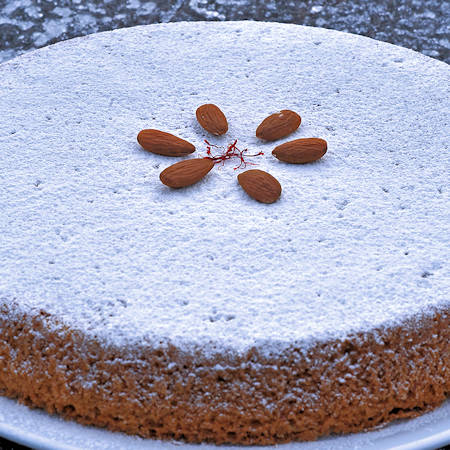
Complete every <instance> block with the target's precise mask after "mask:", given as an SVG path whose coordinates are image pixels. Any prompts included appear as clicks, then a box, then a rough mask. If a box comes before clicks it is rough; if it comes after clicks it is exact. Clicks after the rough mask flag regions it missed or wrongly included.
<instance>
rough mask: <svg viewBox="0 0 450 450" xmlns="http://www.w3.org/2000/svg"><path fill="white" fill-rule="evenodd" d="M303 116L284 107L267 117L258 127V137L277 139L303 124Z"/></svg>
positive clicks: (268, 139) (266, 139) (270, 139)
mask: <svg viewBox="0 0 450 450" xmlns="http://www.w3.org/2000/svg"><path fill="white" fill-rule="evenodd" d="M301 122H302V118H301V117H300V116H299V115H298V114H297V113H296V112H294V111H291V110H289V109H283V110H282V111H280V112H277V113H275V114H272V115H270V116H269V117H266V118H265V119H264V120H263V121H262V122H261V123H260V125H259V127H258V128H257V129H256V137H258V138H260V139H264V140H265V141H276V140H277V139H281V138H283V137H285V136H287V135H288V134H291V133H293V132H294V131H295V130H296V129H297V128H298V127H299V126H300V124H301Z"/></svg>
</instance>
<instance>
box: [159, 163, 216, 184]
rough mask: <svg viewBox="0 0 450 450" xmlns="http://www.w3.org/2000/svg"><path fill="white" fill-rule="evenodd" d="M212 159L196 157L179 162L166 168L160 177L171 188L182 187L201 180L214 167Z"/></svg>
mask: <svg viewBox="0 0 450 450" xmlns="http://www.w3.org/2000/svg"><path fill="white" fill-rule="evenodd" d="M213 167H214V162H213V161H211V160H210V159H203V158H195V159H186V160H184V161H180V162H177V163H175V164H172V165H171V166H169V167H167V169H164V170H163V171H162V172H161V173H160V175H159V179H160V180H161V182H162V183H163V184H165V185H166V186H169V187H171V188H175V189H178V188H182V187H186V186H190V185H191V184H195V183H197V182H198V181H200V180H201V179H202V178H203V177H204V176H205V175H206V174H207V173H208V172H209V171H210V170H211V169H212V168H213Z"/></svg>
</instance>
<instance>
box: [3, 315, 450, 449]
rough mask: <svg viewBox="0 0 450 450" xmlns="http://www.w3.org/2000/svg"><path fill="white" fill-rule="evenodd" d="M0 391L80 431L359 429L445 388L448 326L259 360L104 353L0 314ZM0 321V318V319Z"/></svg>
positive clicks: (202, 437)
mask: <svg viewBox="0 0 450 450" xmlns="http://www.w3.org/2000/svg"><path fill="white" fill-rule="evenodd" d="M0 312H1V314H0V330H2V336H1V338H2V339H1V340H0V361H2V366H1V369H2V370H1V372H0V388H1V392H2V394H3V395H7V396H9V397H12V398H17V399H18V400H19V401H21V402H23V403H25V404H26V405H28V406H31V407H39V408H43V409H45V410H46V411H47V412H49V413H58V414H60V415H62V416H64V417H66V418H68V419H73V420H76V421H77V422H79V423H81V424H86V425H96V426H99V427H106V428H108V429H110V430H111V431H122V432H125V433H128V434H136V435H139V436H142V437H144V438H159V439H175V440H183V441H186V442H191V443H201V442H214V443H216V444H239V445H256V444H257V445H270V444H277V443H284V442H291V441H298V440H314V439H317V438H318V437H321V436H324V435H328V434H331V433H332V434H341V433H351V432H358V431H363V430H370V429H372V428H375V427H378V426H380V425H383V424H385V423H388V422H391V421H393V420H395V419H401V418H409V417H415V416H418V415H420V414H423V413H424V412H426V411H429V410H431V409H433V408H435V407H437V406H439V405H440V404H441V403H442V402H443V401H444V400H445V399H446V398H447V396H448V395H449V393H450V352H449V348H448V342H449V340H450V332H449V330H450V320H449V315H448V312H446V311H436V313H435V314H433V315H431V316H429V317H422V318H417V319H416V320H414V321H410V322H408V323H405V324H403V325H402V326H399V327H395V328H388V329H379V330H374V332H373V333H370V334H356V335H354V336H349V337H348V339H346V340H345V341H343V342H342V341H329V342H321V343H318V344H317V345H316V346H315V347H314V348H311V349H310V350H309V351H308V352H304V351H303V350H302V349H299V348H296V347H295V346H293V347H292V348H291V349H290V350H288V351H287V352H286V353H284V354H282V355H273V356H272V357H271V358H268V357H267V356H265V355H264V354H261V352H260V351H258V349H256V348H254V349H251V350H250V351H249V352H248V353H247V354H245V355H242V356H241V357H227V356H224V357H220V356H216V358H214V359H213V360H212V359H210V357H208V356H207V355H206V356H205V355H204V354H203V355H202V354H201V352H199V353H197V354H186V353H185V352H183V351H180V349H177V348H176V347H173V346H166V347H161V348H158V349H155V348H150V347H145V346H141V347H134V348H131V349H124V348H114V347H108V346H105V345H104V344H103V343H100V342H98V341H95V340H92V339H87V338H86V337H85V336H83V335H82V334H81V333H79V332H77V331H75V330H70V329H68V328H67V327H65V326H63V325H61V324H58V323H57V321H55V319H54V318H52V317H51V316H49V315H48V314H47V313H45V311H40V312H39V313H37V314H36V315H34V314H24V315H18V314H17V313H16V312H14V307H11V308H5V307H3V308H2V310H1V311H0ZM5 317H9V319H8V320H5Z"/></svg>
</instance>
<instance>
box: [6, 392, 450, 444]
mask: <svg viewBox="0 0 450 450" xmlns="http://www.w3.org/2000/svg"><path fill="white" fill-rule="evenodd" d="M0 436H2V437H4V438H6V439H9V440H12V441H14V442H17V443H19V444H22V445H27V446H29V447H33V448H36V449H83V450H89V449H105V450H108V449H111V450H112V449H127V450H134V449H136V450H141V449H151V450H156V449H162V450H174V449H177V450H180V447H184V448H185V449H186V450H188V449H189V450H195V449H196V448H201V450H213V449H216V450H227V449H236V448H237V447H227V446H220V447H216V446H214V445H205V444H203V445H201V446H199V445H187V444H183V443H179V442H161V441H156V440H150V439H140V438H137V437H132V436H127V435H125V434H123V433H112V432H109V431H106V430H102V429H99V428H95V427H86V426H82V425H79V424H77V423H74V422H69V421H65V420H63V419H61V418H60V417H57V416H50V415H49V414H46V413H44V412H42V411H40V410H31V409H29V408H27V407H26V406H23V405H19V404H18V403H17V402H15V401H13V400H10V399H7V398H4V397H0ZM447 444H450V400H448V401H447V402H446V403H445V404H444V405H443V406H441V407H440V408H438V409H436V410H435V411H432V412H430V413H428V414H425V415H423V416H420V417H417V418H416V419H411V420H401V421H397V422H394V423H392V424H391V425H389V426H387V427H384V428H381V429H379V430H377V431H371V432H367V433H357V434H351V435H348V436H340V437H329V438H326V439H320V440H318V441H315V442H305V443H294V444H284V445H279V446H277V448H278V449H280V450H329V449H333V450H340V449H342V450H344V449H346V450H347V449H377V450H383V449H394V448H395V449H398V450H400V449H402V450H407V449H408V450H413V449H414V450H418V449H421V450H422V449H436V448H438V447H443V446H445V445H447ZM247 448H249V447H247ZM258 448H261V447H251V449H252V450H254V449H258Z"/></svg>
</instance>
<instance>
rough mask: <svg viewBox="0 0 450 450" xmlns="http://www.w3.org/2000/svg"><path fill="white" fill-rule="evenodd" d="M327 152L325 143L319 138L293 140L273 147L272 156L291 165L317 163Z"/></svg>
mask: <svg viewBox="0 0 450 450" xmlns="http://www.w3.org/2000/svg"><path fill="white" fill-rule="evenodd" d="M326 152H327V141H325V140H324V139H320V138H306V139H295V140H293V141H289V142H285V143H284V144H281V145H279V146H278V147H275V149H274V150H273V152H272V155H273V156H275V158H277V159H279V160H280V161H284V162H287V163H291V164H305V163H309V162H313V161H317V160H318V159H320V158H322V156H323V155H325V153H326Z"/></svg>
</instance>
